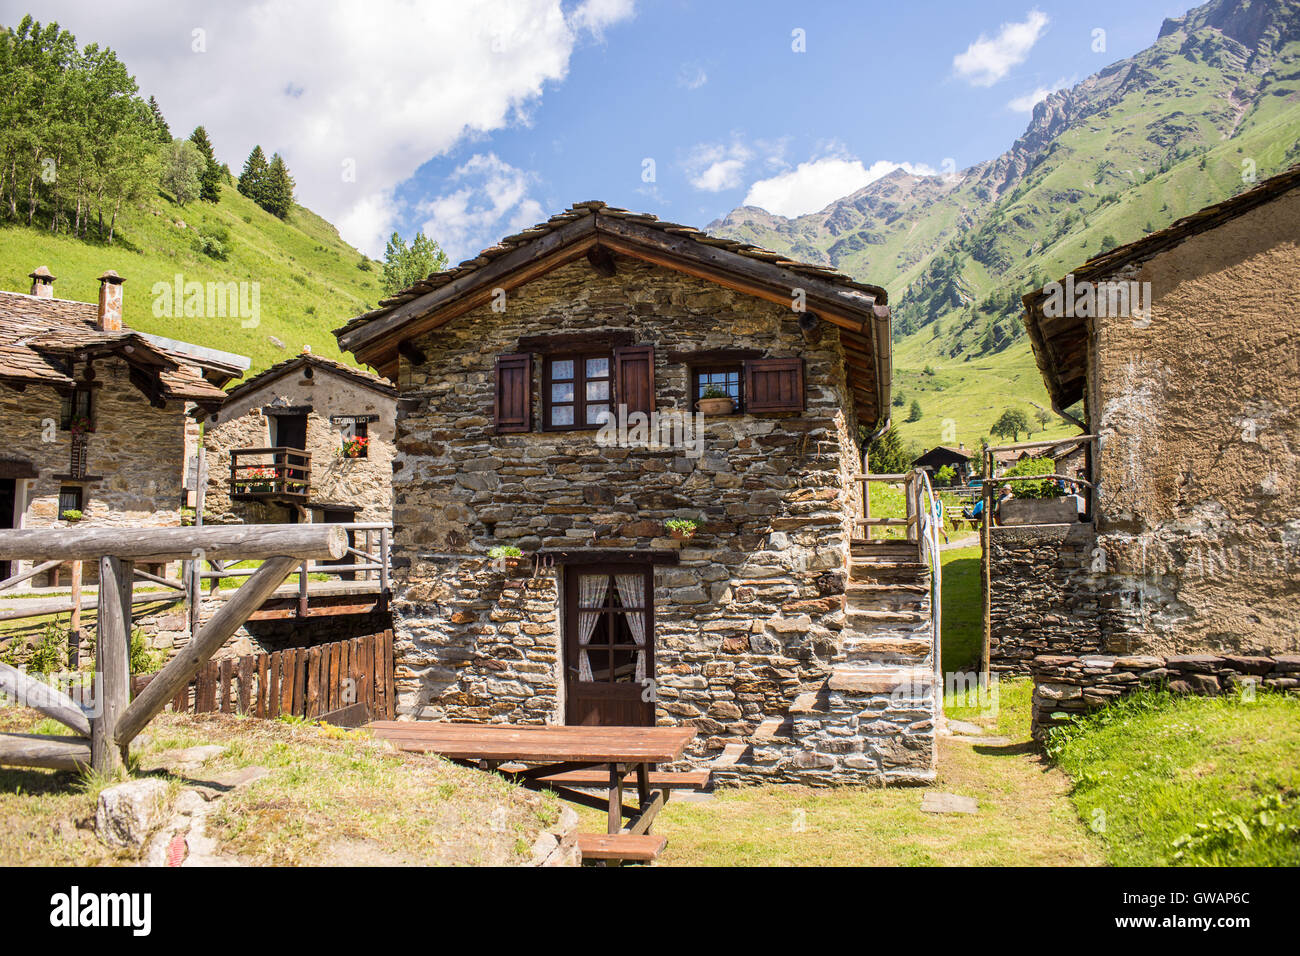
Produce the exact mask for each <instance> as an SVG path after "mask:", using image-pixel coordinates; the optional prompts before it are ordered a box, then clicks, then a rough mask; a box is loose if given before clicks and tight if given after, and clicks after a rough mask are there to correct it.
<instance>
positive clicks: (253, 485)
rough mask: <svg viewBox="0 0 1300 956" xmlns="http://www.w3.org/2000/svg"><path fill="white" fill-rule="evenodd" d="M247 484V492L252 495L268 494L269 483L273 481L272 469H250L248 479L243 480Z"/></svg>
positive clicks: (269, 490) (273, 470)
mask: <svg viewBox="0 0 1300 956" xmlns="http://www.w3.org/2000/svg"><path fill="white" fill-rule="evenodd" d="M245 480H247V481H248V482H249V484H248V490H249V491H250V492H252V493H253V494H255V495H256V494H270V492H271V483H272V482H273V481H274V480H275V469H274V468H270V467H267V468H250V469H248V477H247V479H245Z"/></svg>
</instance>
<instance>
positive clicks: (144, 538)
mask: <svg viewBox="0 0 1300 956" xmlns="http://www.w3.org/2000/svg"><path fill="white" fill-rule="evenodd" d="M347 547H348V536H347V531H346V530H345V529H344V528H343V526H342V525H337V524H243V525H211V526H207V527H202V528H186V527H182V528H84V527H83V528H24V529H5V530H0V561H21V560H26V559H29V558H31V557H33V556H37V557H42V558H47V559H56V558H57V559H59V560H61V561H95V560H99V559H100V557H101V556H102V555H110V554H111V555H115V556H116V557H117V558H118V559H119V560H122V561H125V560H128V559H129V560H131V561H133V562H134V561H141V562H147V563H151V564H161V563H165V562H168V561H185V560H190V559H192V558H193V557H194V554H193V552H194V550H195V549H199V550H201V551H203V553H204V559H205V560H206V559H210V558H233V559H236V560H240V561H250V560H267V559H270V558H275V557H278V556H281V555H293V556H294V557H296V558H298V559H303V558H316V559H319V560H337V559H338V558H341V557H343V556H344V555H345V554H346V553H347ZM133 573H134V569H133Z"/></svg>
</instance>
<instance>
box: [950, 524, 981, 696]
mask: <svg viewBox="0 0 1300 956" xmlns="http://www.w3.org/2000/svg"><path fill="white" fill-rule="evenodd" d="M980 554H981V552H980V549H979V548H978V547H975V548H949V549H947V550H946V551H944V552H942V555H941V561H942V565H943V592H942V605H943V614H942V620H941V622H940V624H941V627H942V629H943V635H942V640H943V669H944V672H945V673H947V672H951V671H968V670H974V669H975V668H976V667H977V666H978V665H979V656H980V648H981V646H982V645H983V637H984V606H983V604H982V603H981V597H980Z"/></svg>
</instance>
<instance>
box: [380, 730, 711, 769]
mask: <svg viewBox="0 0 1300 956" xmlns="http://www.w3.org/2000/svg"><path fill="white" fill-rule="evenodd" d="M368 727H369V729H370V731H371V732H372V733H373V734H374V735H375V736H377V737H382V738H384V739H387V740H391V741H392V742H393V744H394V745H395V746H397V747H398V749H401V750H410V751H413V752H419V753H438V754H442V755H443V756H445V757H449V758H453V759H471V760H518V761H522V762H524V763H547V762H551V761H569V760H582V761H586V762H590V763H597V762H598V763H642V762H648V763H671V762H673V761H675V760H678V759H680V758H681V755H682V753H683V752H684V751H685V749H686V745H687V744H688V743H690V741H691V740H692V739H694V737H695V733H696V732H695V729H694V728H688V727H521V726H515V725H494V724H442V723H437V724H435V723H433V722H424V721H374V722H372V723H370V724H369V725H368Z"/></svg>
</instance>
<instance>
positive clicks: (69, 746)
mask: <svg viewBox="0 0 1300 956" xmlns="http://www.w3.org/2000/svg"><path fill="white" fill-rule="evenodd" d="M90 763H91V744H90V742H89V741H87V740H86V739H85V738H84V737H51V736H45V735H42V734H0V766H9V767H43V768H47V769H50V770H80V769H81V768H83V767H86V766H89V765H90Z"/></svg>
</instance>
